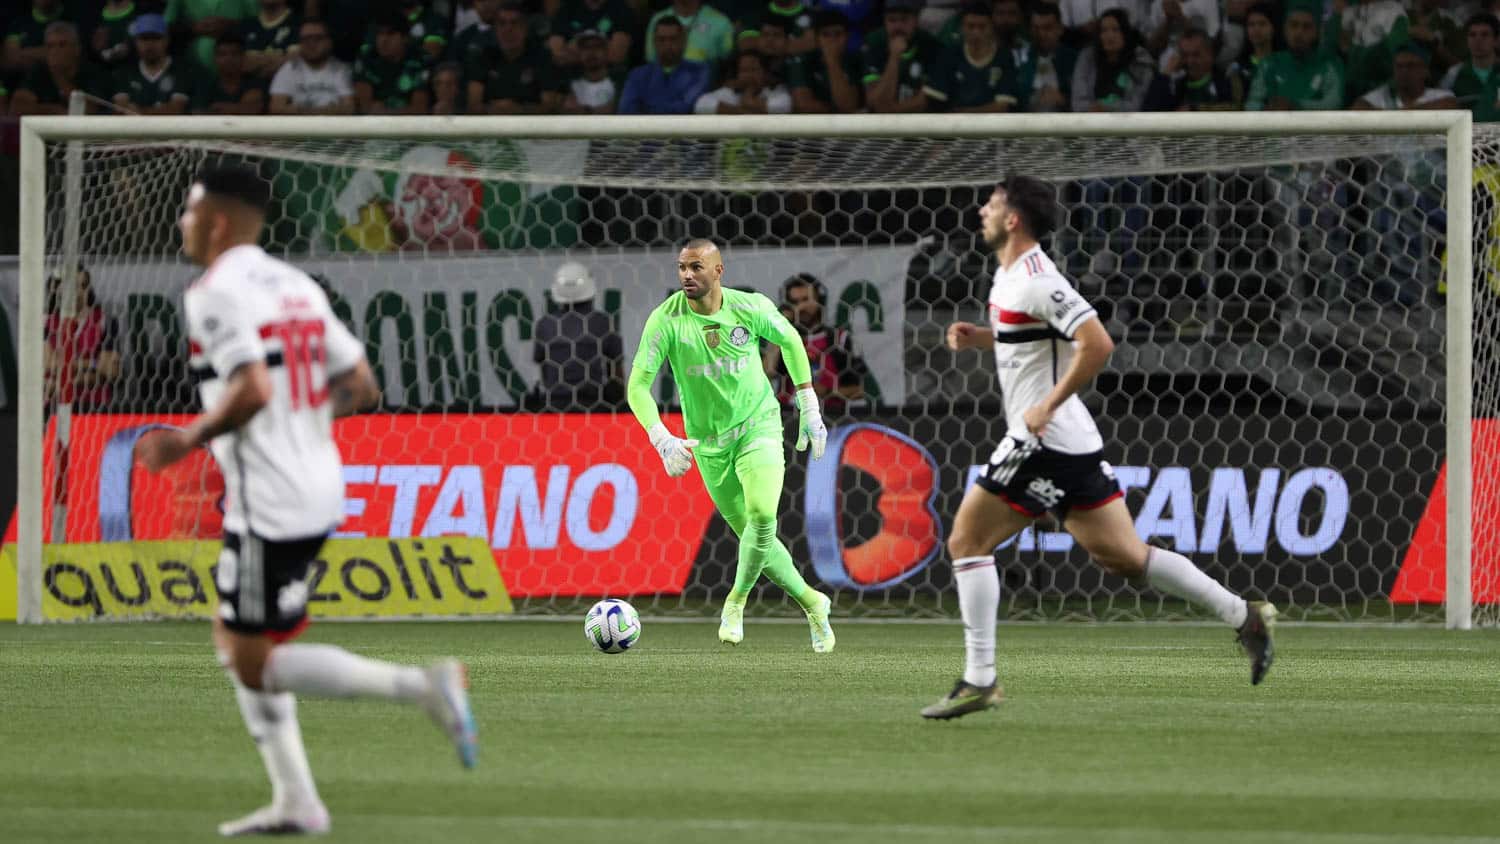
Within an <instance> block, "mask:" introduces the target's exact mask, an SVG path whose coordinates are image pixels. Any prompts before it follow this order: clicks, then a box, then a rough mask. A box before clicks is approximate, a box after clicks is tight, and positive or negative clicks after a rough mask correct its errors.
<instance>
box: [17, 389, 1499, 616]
mask: <svg viewBox="0 0 1500 844" xmlns="http://www.w3.org/2000/svg"><path fill="white" fill-rule="evenodd" d="M185 420H186V417H162V416H151V417H147V416H129V415H84V416H80V417H77V418H75V420H74V423H73V424H74V446H73V449H72V452H71V454H70V458H69V466H70V467H71V471H69V472H68V475H67V484H66V493H65V494H66V502H67V504H68V507H69V512H70V514H71V515H70V517H69V520H68V525H67V538H68V544H67V545H59V546H57V547H56V548H52V549H49V551H48V556H47V564H48V569H47V572H48V573H47V576H46V578H45V582H46V587H47V590H48V596H49V598H48V600H49V602H51V603H50V604H49V605H52V606H58V607H67V608H68V609H66V610H62V609H59V610H58V613H59V614H56V615H54V617H75V616H77V615H78V614H88V613H90V612H101V613H102V612H105V611H106V610H108V612H109V614H111V615H114V614H118V612H117V611H118V610H119V609H120V607H121V606H130V599H131V596H136V598H137V600H139V596H141V595H142V594H145V593H149V594H150V595H151V596H152V598H151V600H153V601H156V603H155V604H151V608H152V609H158V608H159V607H160V606H161V601H167V602H169V603H170V602H173V601H174V600H176V599H179V598H182V597H183V596H184V595H188V596H196V595H197V594H198V591H197V590H200V589H206V588H208V587H209V586H211V580H212V576H211V572H210V571H209V569H208V568H207V566H211V564H212V562H213V555H214V554H215V553H216V552H215V551H214V549H215V548H216V547H217V546H216V545H215V544H214V542H213V540H215V539H217V536H218V533H219V530H220V519H219V507H220V506H221V504H220V497H221V495H222V490H223V484H222V480H221V479H220V478H219V477H218V473H217V470H216V469H215V468H214V466H213V465H212V462H211V461H210V460H208V459H207V457H206V455H203V454H200V455H198V456H197V457H195V458H194V459H193V460H190V461H187V462H185V463H184V464H182V465H181V466H180V467H178V468H177V469H175V470H174V471H173V472H170V473H168V474H166V475H151V474H149V473H147V472H144V471H143V470H141V469H140V468H139V467H137V466H135V465H134V463H133V457H132V451H133V445H134V443H135V441H136V440H137V439H138V438H139V437H140V436H142V435H149V430H150V429H151V428H152V427H153V426H159V425H173V424H181V423H183V422H184V421H185ZM667 422H668V425H669V426H671V427H674V428H680V420H678V419H676V418H674V417H670V416H669V417H668V418H667ZM1101 423H1102V427H1103V428H1104V434H1105V438H1106V441H1107V442H1130V443H1134V444H1135V445H1134V446H1132V447H1131V448H1130V449H1129V450H1127V451H1126V452H1125V453H1121V454H1117V455H1110V456H1113V457H1115V472H1116V474H1117V476H1118V477H1119V479H1120V482H1121V486H1122V488H1124V489H1125V491H1126V493H1127V501H1128V503H1129V504H1130V508H1131V512H1132V514H1133V515H1134V517H1135V520H1136V526H1137V530H1138V532H1139V533H1140V534H1141V535H1142V536H1143V537H1145V538H1146V539H1148V540H1149V541H1151V542H1154V543H1159V544H1162V545H1165V546H1168V547H1173V548H1176V549H1177V550H1178V551H1181V552H1183V553H1185V554H1189V555H1191V556H1193V557H1194V559H1195V560H1196V561H1197V562H1198V563H1199V564H1200V565H1202V566H1204V567H1205V568H1206V569H1208V570H1209V571H1210V572H1212V573H1214V574H1215V575H1216V576H1220V577H1224V578H1225V579H1227V580H1228V581H1229V582H1230V583H1231V584H1232V585H1234V586H1235V587H1236V588H1241V589H1245V588H1254V589H1258V590H1260V591H1263V592H1267V593H1272V594H1278V595H1284V596H1287V597H1289V598H1291V599H1292V600H1299V601H1307V602H1312V601H1320V602H1329V601H1333V600H1336V599H1340V598H1342V599H1348V598H1350V597H1353V596H1358V597H1360V598H1364V597H1371V598H1379V597H1383V596H1391V597H1393V598H1395V599H1397V600H1400V601H1423V602H1431V601H1436V600H1440V598H1441V587H1442V583H1443V576H1442V565H1441V560H1442V556H1441V552H1442V535H1441V530H1440V528H1441V518H1442V511H1443V508H1442V501H1441V498H1440V497H1434V498H1431V499H1429V497H1428V496H1427V495H1426V494H1425V492H1426V491H1428V490H1432V489H1433V488H1434V484H1437V483H1438V482H1439V479H1440V471H1439V465H1438V458H1437V455H1438V454H1439V451H1438V448H1439V447H1440V446H1441V438H1442V431H1441V428H1440V427H1438V426H1435V425H1424V424H1417V423H1413V422H1411V421H1409V420H1408V421H1405V422H1402V423H1399V424H1398V423H1396V422H1394V421H1388V420H1385V421H1366V420H1345V421H1343V422H1339V423H1336V424H1334V423H1331V422H1330V421H1329V420H1324V421H1323V422H1322V423H1321V424H1315V423H1313V422H1312V421H1311V420H1303V421H1294V420H1290V419H1284V418H1270V419H1268V418H1253V419H1236V418H1232V417H1228V416H1203V417H1199V418H1194V419H1187V418H1176V419H1171V420H1166V419H1161V418H1156V417H1146V418H1135V417H1122V418H1120V419H1110V418H1109V417H1108V416H1102V417H1101ZM1001 425H1003V423H1002V422H1001V421H1000V420H998V419H996V418H995V417H993V416H991V415H988V414H968V415H965V416H964V421H962V422H959V421H958V420H956V419H955V418H952V417H949V418H947V419H945V420H942V421H941V422H939V421H938V420H933V419H928V418H922V417H910V416H897V415H883V416H880V417H877V418H868V419H863V420H850V421H846V422H845V423H843V424H840V425H837V426H836V427H835V428H834V431H833V434H832V436H831V439H830V446H829V453H828V456H827V457H825V458H824V460H823V461H821V462H820V463H818V464H813V465H811V466H810V467H808V465H807V462H806V458H805V457H804V456H803V455H801V454H795V453H793V454H792V457H791V460H790V461H789V467H790V468H789V472H788V478H787V489H788V491H789V493H788V495H787V496H786V498H785V499H784V503H785V504H786V505H787V506H786V508H785V515H784V519H783V523H782V530H781V533H782V535H783V537H786V538H787V539H788V540H789V542H790V544H791V546H792V550H793V552H794V554H796V555H797V556H798V558H799V559H803V560H808V561H810V563H811V568H812V573H813V574H815V575H816V577H817V578H818V579H819V580H821V581H822V582H823V583H825V584H827V585H830V586H834V587H838V588H842V589H854V590H885V589H895V590H915V591H926V590H936V589H945V588H947V586H948V576H947V572H946V569H945V567H943V566H936V565H933V562H934V561H935V560H937V559H938V557H939V555H940V554H941V551H942V540H943V537H944V533H945V526H946V521H947V519H949V518H951V514H952V513H953V512H954V511H955V510H956V508H957V504H958V501H959V499H960V498H961V496H962V493H963V490H964V489H965V487H966V485H967V483H968V482H969V481H970V479H971V478H972V476H973V473H974V471H975V468H976V464H977V463H978V462H980V461H982V460H984V459H985V458H986V456H987V454H988V451H989V448H990V446H989V443H992V442H993V437H994V436H995V435H996V434H997V433H998V429H999V427H1000V426H1001ZM1481 430H1482V438H1481V439H1482V442H1481V445H1484V444H1486V443H1487V444H1488V445H1500V429H1497V427H1496V426H1493V425H1486V426H1483V427H1482V429H1481ZM1320 434H1321V435H1325V436H1326V435H1329V434H1337V436H1338V438H1337V441H1334V442H1325V441H1321V440H1319V439H1318V436H1319V435H1320ZM336 435H337V437H338V439H339V442H340V445H341V449H342V451H343V454H344V459H345V463H346V465H345V469H344V477H345V482H346V488H347V491H346V504H345V513H346V518H345V521H344V523H343V524H342V525H341V527H340V531H339V534H338V535H339V536H340V537H341V540H340V542H355V543H361V542H362V543H365V544H363V545H359V544H356V545H355V546H348V547H343V548H341V547H339V546H338V544H335V545H333V546H331V550H330V552H329V554H327V555H325V556H327V557H328V560H327V563H326V573H325V575H324V576H322V577H320V584H326V589H336V590H338V591H337V594H341V595H343V596H345V597H343V598H341V599H339V600H334V601H325V602H324V605H325V609H333V608H334V605H335V604H340V603H341V604H342V606H341V607H338V608H337V609H340V610H344V609H347V611H348V612H349V613H350V614H369V613H371V612H377V611H378V612H382V613H385V612H387V611H389V612H396V613H398V614H400V613H401V612H421V613H425V614H433V613H438V612H441V613H442V614H460V613H462V612H467V611H486V612H490V611H496V612H498V611H505V610H508V606H507V605H504V601H505V597H504V596H514V597H518V598H528V597H554V596H593V595H629V594H668V595H671V594H679V593H682V592H683V591H684V590H686V589H688V588H689V587H694V588H702V589H704V590H706V592H707V593H709V594H713V593H716V592H717V591H721V590H722V589H723V588H724V587H725V586H727V585H728V583H729V582H731V580H732V569H733V564H734V553H733V550H732V548H733V545H732V542H731V541H729V538H728V536H727V531H726V529H725V526H724V524H723V522H722V520H719V519H718V518H717V517H716V516H715V515H714V512H713V507H712V504H711V502H710V501H709V499H708V497H707V495H706V494H705V492H704V491H703V488H702V485H701V483H700V482H699V481H698V479H697V477H696V473H691V474H689V475H688V476H686V477H684V478H680V479H671V478H668V477H666V475H665V474H664V473H663V472H662V469H661V465H660V460H659V458H658V457H657V455H656V453H655V452H654V451H653V450H652V449H651V448H650V446H649V445H648V444H647V443H646V441H645V438H644V436H643V435H642V434H641V432H640V430H639V426H638V425H637V424H636V422H635V420H634V419H633V418H632V417H630V416H628V415H618V416H609V415H582V414H577V415H570V414H522V413H516V414H486V415H475V416H459V415H439V414H423V415H417V414H392V415H373V416H365V417H355V418H352V419H347V420H341V421H340V422H339V423H338V427H337V432H336ZM1252 443H1255V444H1254V445H1252ZM1497 451H1500V449H1496V448H1489V447H1485V448H1476V453H1477V454H1482V455H1483V454H1490V455H1493V454H1495V453H1496V452H1497ZM48 453H49V454H50V453H51V448H50V434H49V448H48ZM1486 459H1489V460H1491V461H1493V460H1494V459H1495V458H1486ZM51 470H52V464H51V461H50V458H49V461H48V466H47V471H48V472H49V475H50V472H51ZM1490 474H1491V475H1493V474H1494V473H1490ZM1480 477H1481V481H1480V482H1479V483H1478V487H1477V493H1476V494H1477V496H1479V497H1481V498H1482V497H1484V496H1490V497H1493V495H1494V484H1493V483H1491V482H1487V481H1484V480H1482V479H1483V478H1484V477H1485V475H1484V474H1483V473H1481V475H1480ZM1414 491H1415V493H1416V494H1413V493H1414ZM49 518H50V517H49ZM44 528H45V529H48V530H50V522H49V523H48V524H47V525H44ZM1414 534H1415V535H1416V541H1415V542H1414V541H1412V538H1413V535H1414ZM14 535H15V526H14V524H12V525H11V526H10V531H9V535H8V538H9V539H11V540H13V538H14ZM195 537H196V538H201V539H202V540H204V541H203V542H199V543H192V542H189V543H187V544H186V545H185V546H184V545H182V544H181V543H182V541H183V540H186V539H191V538H195ZM459 537H467V538H470V539H469V540H468V541H469V542H470V543H471V544H469V545H466V546H463V548H465V549H467V550H460V547H459V546H458V545H456V544H455V543H456V542H458V541H459V540H458V539H456V538H459ZM123 540H131V541H132V544H122V545H118V546H110V545H107V544H105V545H100V544H97V543H102V542H107V541H115V542H120V541H123ZM405 543H417V545H410V544H405ZM1493 544H1494V543H1493V539H1491V538H1489V535H1488V534H1487V533H1483V532H1481V534H1480V539H1479V545H1478V548H1477V553H1476V575H1475V580H1476V585H1477V586H1478V587H1479V591H1477V593H1476V599H1478V600H1481V601H1483V600H1495V599H1497V598H1500V595H1494V594H1489V593H1491V592H1493V591H1494V588H1495V586H1494V580H1495V578H1494V577H1493V572H1490V571H1489V569H1490V568H1492V567H1493V566H1492V563H1493V560H1494V559H1495V557H1494V553H1493V552H1494V551H1495V549H1494V548H1492V547H1490V546H1491V545H1493ZM111 547H113V548H115V549H116V550H109V549H110V548H111ZM121 549H130V550H121ZM382 549H383V550H382ZM486 552H487V553H486ZM490 556H492V559H493V564H492V568H493V572H494V574H495V575H496V579H495V580H494V581H488V580H484V579H482V578H479V577H478V574H477V572H478V569H479V568H481V567H482V566H479V565H478V561H481V560H483V561H485V563H486V564H489V563H488V560H489V559H490ZM454 558H463V559H464V560H466V561H467V562H464V563H462V564H460V563H456V562H454ZM1002 559H1004V560H1006V561H1007V564H1008V565H1022V566H1028V567H1031V569H1032V570H1033V572H1034V576H1033V577H1032V581H1033V584H1034V585H1035V586H1036V587H1037V588H1042V589H1046V590H1048V591H1055V592H1060V593H1062V594H1080V593H1083V592H1087V591H1090V590H1093V589H1095V588H1097V584H1098V583H1099V581H1098V577H1097V572H1095V571H1094V570H1093V569H1092V567H1091V566H1089V565H1088V563H1087V560H1086V558H1085V557H1084V556H1083V554H1082V552H1081V550H1080V549H1078V548H1076V547H1075V545H1074V543H1073V542H1072V540H1071V538H1070V537H1069V536H1068V535H1067V534H1065V533H1063V532H1061V531H1060V530H1059V529H1058V528H1057V526H1056V525H1054V524H1051V523H1049V522H1044V523H1039V524H1038V526H1037V527H1036V528H1034V529H1029V530H1027V531H1026V532H1025V533H1023V534H1022V535H1021V536H1020V537H1018V538H1017V540H1016V541H1014V542H1013V543H1011V547H1010V548H1007V549H1002ZM355 560H359V561H360V562H355ZM1486 561H1488V562H1486ZM168 562H175V565H167V563H168ZM137 565H139V566H140V569H139V571H137V568H136V566H137ZM153 567H154V568H153ZM187 570H191V571H192V572H195V573H196V579H197V585H196V586H195V585H193V584H192V583H191V582H184V581H183V580H182V578H186V577H188V575H187V574H186V571H187ZM1398 574H1399V577H1398ZM434 578H437V580H435V579H434ZM189 579H190V580H191V578H189ZM7 580H8V579H7ZM0 582H6V580H0ZM9 582H11V583H13V581H9ZM121 584H126V585H123V586H122V585H121ZM429 587H430V588H429ZM320 588H324V587H321V586H320ZM424 588H427V589H428V591H429V592H430V591H432V589H438V590H439V591H441V592H442V594H443V595H444V596H458V595H463V596H466V597H467V598H474V597H475V595H473V594H471V592H473V590H475V589H477V590H478V591H482V592H484V593H485V595H486V596H494V600H492V601H490V602H489V603H484V602H483V601H481V602H480V603H481V604H482V605H483V610H477V609H465V608H464V606H468V605H464V606H460V607H455V606H453V605H448V604H441V605H434V604H431V603H430V602H428V603H426V604H424V603H423V601H425V600H426V599H425V597H423V598H422V600H418V595H417V594H416V592H421V591H422V589H424ZM326 589H325V591H326ZM1486 589H1487V590H1488V591H1484V590H1486ZM413 590H416V591H415V592H414V591H413ZM1435 590H1436V591H1435ZM424 595H425V593H424ZM174 596H176V598H174ZM370 596H381V601H385V602H387V603H389V602H390V601H393V600H396V599H398V598H402V597H403V596H405V597H406V598H407V599H410V600H412V601H416V602H417V603H416V604H409V605H407V606H405V607H404V608H403V609H401V610H399V611H398V610H397V609H396V608H395V607H391V606H382V605H381V601H374V600H373V599H372V598H371V597H370ZM453 599H454V600H458V598H457V597H454V598H453ZM191 603H193V604H194V605H197V604H198V603H199V602H198V601H197V599H196V597H195V598H194V600H193V601H192V602H191ZM316 603H317V601H315V604H316ZM4 608H5V606H4V601H3V599H0V611H3V610H4Z"/></svg>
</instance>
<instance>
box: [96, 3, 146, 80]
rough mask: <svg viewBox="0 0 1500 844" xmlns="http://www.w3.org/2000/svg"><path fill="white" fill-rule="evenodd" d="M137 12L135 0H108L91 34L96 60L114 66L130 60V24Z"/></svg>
mask: <svg viewBox="0 0 1500 844" xmlns="http://www.w3.org/2000/svg"><path fill="white" fill-rule="evenodd" d="M136 14H137V9H136V4H135V0H106V2H105V4H104V7H103V8H102V9H100V10H99V21H98V23H96V24H94V30H93V32H92V33H91V34H90V35H89V50H90V52H91V53H92V54H93V59H94V60H95V61H97V62H99V63H100V64H102V65H105V66H106V67H113V66H116V65H119V64H122V63H124V62H126V61H129V60H130V24H131V23H132V22H133V21H134V20H135V16H136Z"/></svg>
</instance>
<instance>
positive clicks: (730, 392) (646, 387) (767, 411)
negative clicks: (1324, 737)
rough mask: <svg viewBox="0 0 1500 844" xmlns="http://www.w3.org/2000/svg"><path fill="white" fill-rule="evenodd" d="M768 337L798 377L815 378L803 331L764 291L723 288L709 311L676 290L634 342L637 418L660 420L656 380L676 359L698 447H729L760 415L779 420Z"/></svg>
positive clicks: (651, 421)
mask: <svg viewBox="0 0 1500 844" xmlns="http://www.w3.org/2000/svg"><path fill="white" fill-rule="evenodd" d="M763 339H764V340H769V341H771V342H772V343H775V344H776V345H778V346H780V347H781V350H782V356H783V357H784V358H785V360H786V364H787V372H788V374H790V375H791V377H792V382H793V383H795V384H803V383H806V382H808V381H810V380H811V379H812V375H811V368H810V366H809V365H808V361H807V350H806V348H805V347H804V346H803V345H802V338H801V336H800V335H798V334H797V330H796V329H795V328H793V327H792V325H791V323H789V322H787V320H786V317H784V316H782V315H781V312H780V311H778V310H776V306H775V305H774V304H772V302H771V300H770V299H768V298H766V297H765V296H764V295H762V294H760V293H744V292H741V291H739V290H731V289H729V288H724V305H723V307H721V308H719V310H718V311H717V312H716V313H714V314H712V315H709V316H704V315H702V314H698V313H695V312H694V311H693V310H692V309H691V308H689V307H688V298H687V296H686V295H685V294H683V293H682V292H680V291H679V292H677V293H674V294H672V295H671V296H670V297H668V298H667V300H666V301H665V302H663V303H661V305H659V306H657V308H656V310H654V311H652V312H651V316H650V317H648V318H647V319H646V328H645V330H644V331H642V332H641V342H640V345H639V347H637V349H636V353H635V363H634V364H633V365H632V367H631V372H630V390H631V402H630V406H631V408H632V409H633V410H634V411H635V414H636V418H637V419H638V420H640V423H641V425H642V426H643V427H645V428H647V429H650V428H651V426H652V425H654V424H656V423H657V422H658V421H659V417H658V416H657V411H656V403H655V401H653V400H651V397H650V386H651V383H652V382H653V381H655V380H656V373H657V372H659V371H661V367H662V364H663V363H665V362H670V363H671V364H672V377H673V379H674V380H675V381H676V382H677V390H678V392H679V393H680V394H681V396H682V415H683V418H684V425H685V426H686V428H687V436H688V438H689V439H696V440H698V441H699V447H700V448H702V449H706V450H708V451H715V450H718V449H720V448H726V447H728V446H729V445H731V444H732V443H733V442H734V440H735V439H736V438H737V437H738V435H739V434H740V433H742V432H743V431H745V430H748V429H749V427H750V426H751V424H753V423H756V422H760V421H764V420H770V419H775V420H777V422H778V423H779V422H780V415H781V409H780V407H779V405H778V404H777V402H776V395H775V393H774V392H773V391H772V389H771V382H770V380H768V379H767V378H766V374H765V371H764V370H763V369H762V368H761V357H760V341H761V340H763ZM643 393H644V395H643Z"/></svg>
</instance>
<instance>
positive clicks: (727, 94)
mask: <svg viewBox="0 0 1500 844" xmlns="http://www.w3.org/2000/svg"><path fill="white" fill-rule="evenodd" d="M734 68H735V73H734V79H732V80H730V81H729V82H727V83H725V84H724V85H723V86H722V87H720V88H717V89H715V90H713V91H709V92H708V93H706V94H704V95H702V96H700V97H699V98H698V100H697V102H696V103H695V104H694V106H693V111H694V112H696V113H698V114H788V113H790V112H791V110H792V95H791V94H789V93H787V90H786V86H784V85H781V84H779V83H777V82H776V81H775V80H773V79H771V78H769V77H768V76H767V74H766V60H765V58H764V57H763V56H761V54H760V53H757V52H755V51H754V50H744V51H742V52H741V53H740V54H739V56H738V57H737V58H736V59H735V63H734Z"/></svg>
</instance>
